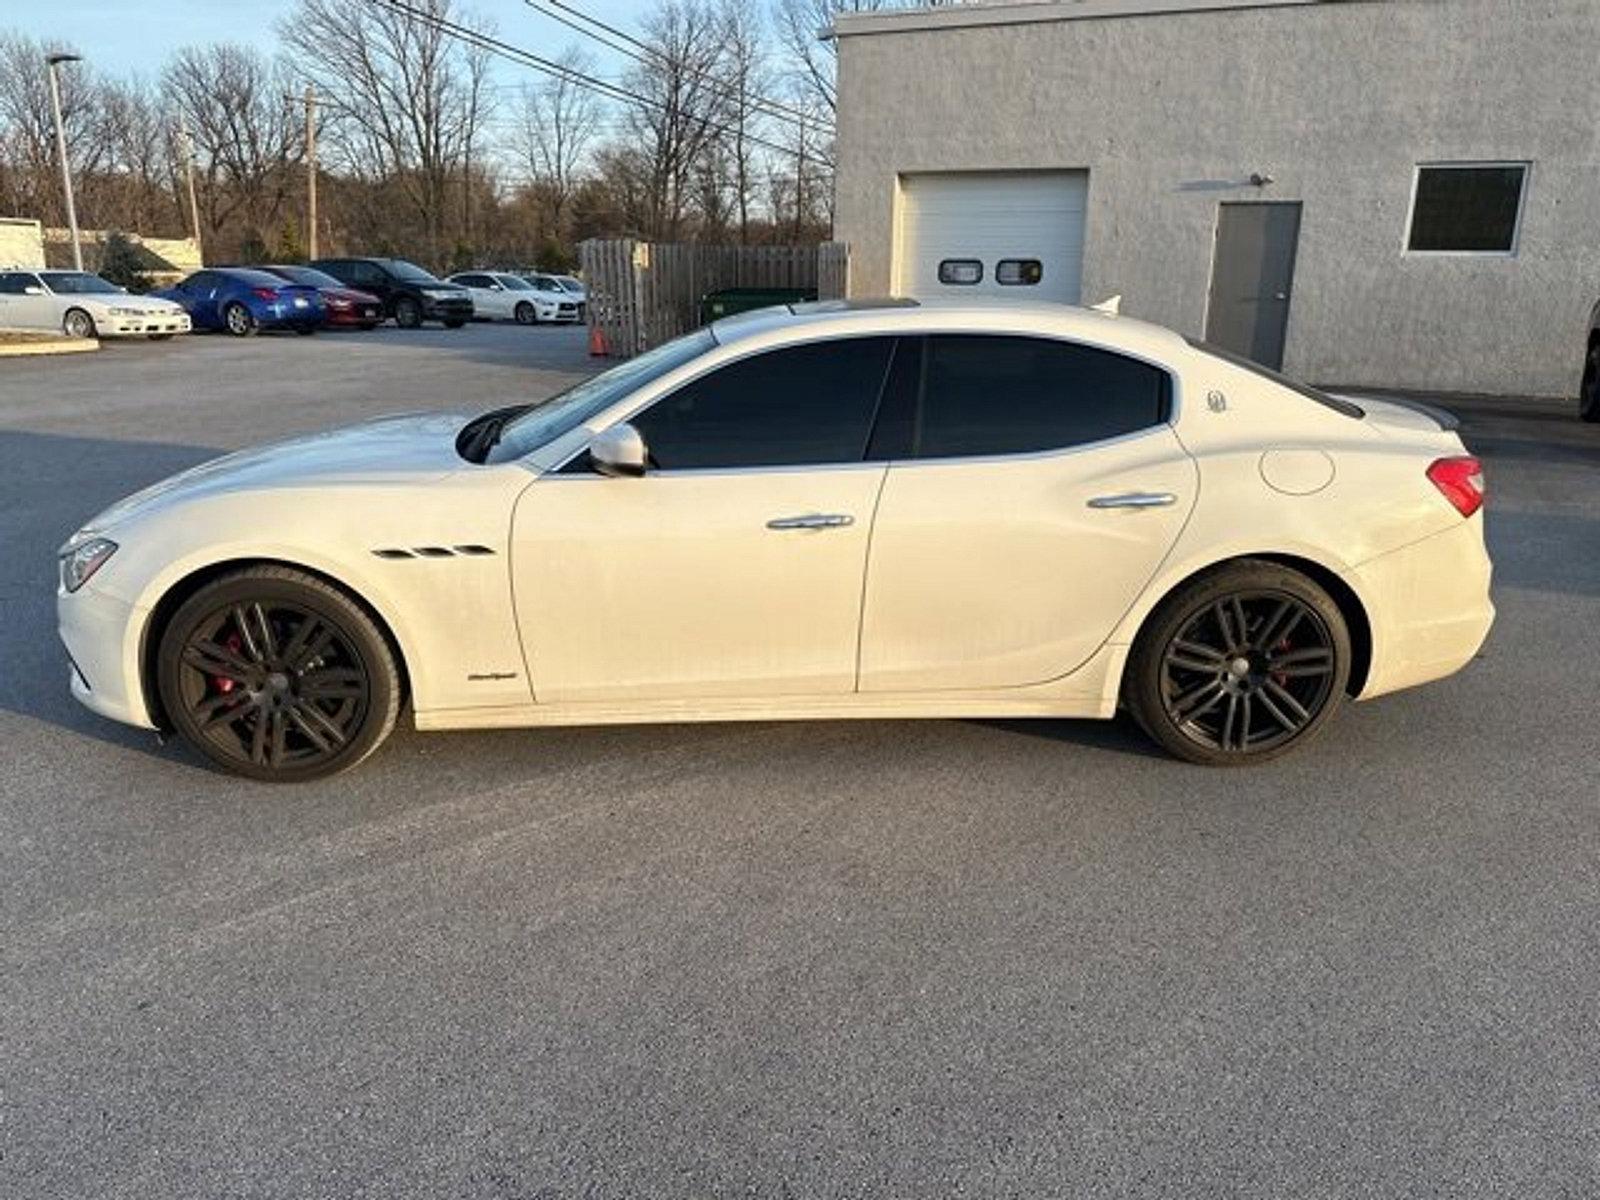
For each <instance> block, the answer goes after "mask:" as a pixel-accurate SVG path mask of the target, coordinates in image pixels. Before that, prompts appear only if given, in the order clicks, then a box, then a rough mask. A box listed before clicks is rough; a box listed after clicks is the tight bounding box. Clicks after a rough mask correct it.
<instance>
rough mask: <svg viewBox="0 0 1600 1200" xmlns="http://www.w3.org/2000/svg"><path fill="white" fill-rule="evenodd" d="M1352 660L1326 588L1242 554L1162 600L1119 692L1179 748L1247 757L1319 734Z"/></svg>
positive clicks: (1200, 759) (1204, 758)
mask: <svg viewBox="0 0 1600 1200" xmlns="http://www.w3.org/2000/svg"><path fill="white" fill-rule="evenodd" d="M1350 662H1351V649H1350V632H1349V628H1348V626H1347V625H1346V623H1345V619H1344V615H1343V614H1342V613H1341V612H1340V611H1339V606H1338V604H1336V603H1335V602H1334V600H1333V598H1332V597H1331V596H1329V595H1328V593H1327V592H1326V591H1325V590H1324V589H1323V588H1322V587H1320V586H1319V585H1318V584H1317V583H1316V582H1315V581H1314V580H1312V579H1309V578H1307V577H1306V576H1305V575H1303V574H1301V573H1300V572H1298V571H1294V570H1291V569H1290V568H1288V567H1284V566H1280V565H1278V564H1277V563H1270V562H1263V561H1259V560H1249V559H1246V560H1241V561H1239V562H1237V563H1233V564H1230V565H1228V566H1226V567H1223V568H1221V569H1219V570H1217V571H1214V572H1212V573H1210V574H1208V575H1205V576H1202V577H1201V578H1200V579H1198V580H1196V581H1194V582H1193V583H1190V584H1188V585H1186V586H1185V587H1183V588H1181V589H1179V590H1178V591H1177V592H1176V593H1174V594H1173V595H1172V596H1169V597H1168V598H1167V599H1166V600H1165V601H1163V602H1162V603H1161V605H1160V606H1159V607H1158V608H1157V609H1156V611H1155V612H1154V614H1152V616H1151V617H1150V619H1149V620H1148V621H1147V622H1146V623H1145V628H1144V629H1143V630H1142V631H1141V632H1140V635H1139V640H1138V642H1137V643H1136V644H1135V646H1134V649H1133V655H1132V657H1131V658H1130V660H1129V663H1128V672H1127V676H1126V678H1125V693H1124V695H1125V699H1126V701H1127V704H1128V707H1129V709H1130V710H1131V711H1132V713H1133V715H1134V717H1135V718H1136V719H1137V720H1138V722H1139V724H1140V725H1142V726H1143V727H1144V729H1145V731H1146V732H1147V733H1148V734H1149V735H1150V736H1151V737H1152V738H1153V739H1155V741H1157V742H1159V743H1160V744H1161V745H1162V746H1163V747H1164V748H1165V749H1167V750H1169V751H1171V752H1172V753H1173V754H1175V755H1177V756H1178V757H1179V758H1184V759H1188V760H1189V761H1190V762H1196V763H1204V764H1207V765H1211V766H1230V765H1241V764H1245V763H1254V762H1261V761H1263V760H1265V759H1269V758H1274V757H1276V756H1277V755H1280V754H1283V753H1285V752H1287V751H1288V750H1290V749H1292V748H1293V747H1295V746H1298V745H1301V744H1303V743H1304V742H1306V741H1308V740H1309V739H1310V738H1311V737H1313V736H1314V735H1315V734H1316V733H1317V732H1319V731H1320V730H1321V729H1322V728H1323V726H1324V725H1325V724H1326V723H1327V721H1328V719H1329V718H1330V717H1332V716H1333V714H1334V712H1335V711H1337V709H1338V708H1339V705H1340V704H1341V703H1342V702H1343V700H1344V695H1345V688H1346V685H1347V684H1348V682H1349V678H1350Z"/></svg>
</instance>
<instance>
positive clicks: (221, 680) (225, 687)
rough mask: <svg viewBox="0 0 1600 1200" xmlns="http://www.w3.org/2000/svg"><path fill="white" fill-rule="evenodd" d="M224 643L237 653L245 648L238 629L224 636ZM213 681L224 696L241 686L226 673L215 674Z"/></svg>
mask: <svg viewBox="0 0 1600 1200" xmlns="http://www.w3.org/2000/svg"><path fill="white" fill-rule="evenodd" d="M222 644H223V645H224V646H226V647H227V648H228V649H229V650H232V651H233V652H234V653H235V654H237V653H239V651H240V650H242V649H244V643H243V642H242V641H240V640H239V634H238V631H237V630H235V631H234V632H233V633H230V634H229V635H228V636H227V637H225V638H223V639H222ZM211 682H212V683H214V684H216V686H217V691H219V692H221V693H222V694H223V695H224V696H226V695H227V694H228V693H229V692H231V691H233V689H234V688H236V687H238V686H239V685H238V683H237V682H236V681H234V680H232V679H229V678H228V677H227V676H225V675H213V676H212V677H211Z"/></svg>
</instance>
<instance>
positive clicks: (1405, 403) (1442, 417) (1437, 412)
mask: <svg viewBox="0 0 1600 1200" xmlns="http://www.w3.org/2000/svg"><path fill="white" fill-rule="evenodd" d="M1331 394H1332V395H1335V396H1338V397H1340V398H1341V399H1349V400H1351V401H1352V402H1354V403H1357V404H1359V403H1360V402H1361V400H1362V399H1363V398H1366V399H1370V400H1378V401H1381V402H1382V403H1384V404H1392V405H1394V406H1395V407H1396V408H1409V409H1410V410H1411V411H1412V412H1416V413H1421V414H1422V415H1423V416H1425V417H1427V418H1428V419H1429V420H1431V421H1435V422H1437V423H1438V425H1439V428H1440V429H1441V430H1443V431H1444V432H1445V433H1456V432H1458V431H1459V430H1460V429H1461V418H1460V417H1458V416H1456V414H1455V413H1453V412H1451V411H1450V410H1449V409H1448V408H1440V407H1439V406H1438V405H1437V404H1429V403H1427V402H1426V401H1423V400H1413V399H1411V397H1409V396H1396V395H1393V394H1392V393H1389V392H1372V393H1370V394H1368V395H1367V396H1365V397H1363V396H1361V395H1358V394H1354V393H1350V392H1333V393H1331Z"/></svg>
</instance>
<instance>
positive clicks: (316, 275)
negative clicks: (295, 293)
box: [267, 267, 344, 288]
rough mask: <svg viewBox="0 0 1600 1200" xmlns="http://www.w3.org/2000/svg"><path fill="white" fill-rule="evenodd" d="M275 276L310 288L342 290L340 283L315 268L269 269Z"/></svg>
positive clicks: (342, 285)
mask: <svg viewBox="0 0 1600 1200" xmlns="http://www.w3.org/2000/svg"><path fill="white" fill-rule="evenodd" d="M267 270H269V271H271V272H272V273H273V274H274V275H279V276H282V277H283V278H284V279H287V280H288V281H289V282H290V283H303V284H306V285H307V286H308V287H319V288H342V287H344V284H342V283H340V282H339V281H338V280H337V279H335V278H334V277H333V276H332V275H329V274H328V273H327V272H326V271H319V270H317V269H316V268H315V267H268V268H267Z"/></svg>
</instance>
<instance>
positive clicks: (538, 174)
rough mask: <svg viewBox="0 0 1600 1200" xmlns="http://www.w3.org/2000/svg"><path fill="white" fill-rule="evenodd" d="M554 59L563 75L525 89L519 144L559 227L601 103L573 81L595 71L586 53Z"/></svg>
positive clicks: (569, 53) (595, 129) (597, 122)
mask: <svg viewBox="0 0 1600 1200" xmlns="http://www.w3.org/2000/svg"><path fill="white" fill-rule="evenodd" d="M557 62H558V64H559V65H560V66H561V67H562V69H563V73H562V74H559V75H552V76H550V77H549V78H547V79H546V80H545V81H544V82H543V83H542V84H539V85H538V86H536V87H528V88H525V89H524V90H523V93H522V108H523V112H522V130H521V134H522V138H521V145H520V147H519V148H520V150H521V151H522V157H523V159H524V160H525V162H526V164H527V168H528V174H529V175H530V177H531V178H532V179H533V180H534V182H535V183H536V184H538V186H539V190H540V193H541V194H542V195H543V196H545V197H546V198H547V200H548V203H549V208H550V212H549V216H550V223H551V225H552V226H554V227H555V228H556V229H557V230H561V229H562V228H563V226H564V222H565V220H566V216H567V206H568V203H569V201H570V200H571V199H572V194H573V192H574V191H575V190H576V188H577V186H578V180H579V173H580V171H581V170H582V169H583V167H584V165H585V163H586V162H587V161H588V157H589V153H590V151H591V150H592V149H593V147H594V142H595V138H596V136H597V135H598V134H599V132H600V104H599V101H598V100H597V99H596V97H595V94H594V93H593V92H592V91H591V90H590V89H588V88H587V87H584V86H583V85H582V84H581V83H579V82H578V81H577V77H578V76H580V75H592V74H593V72H594V63H593V60H592V59H590V58H589V56H588V55H586V54H584V53H583V52H582V51H581V50H577V49H575V48H569V49H568V50H567V51H566V52H565V53H564V54H562V56H561V57H560V58H559V59H558V60H557Z"/></svg>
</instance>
